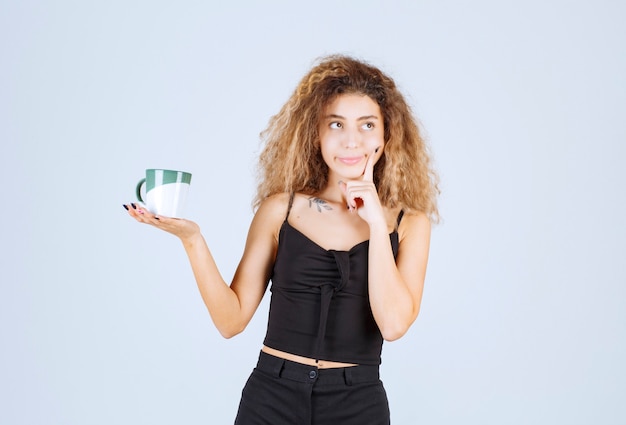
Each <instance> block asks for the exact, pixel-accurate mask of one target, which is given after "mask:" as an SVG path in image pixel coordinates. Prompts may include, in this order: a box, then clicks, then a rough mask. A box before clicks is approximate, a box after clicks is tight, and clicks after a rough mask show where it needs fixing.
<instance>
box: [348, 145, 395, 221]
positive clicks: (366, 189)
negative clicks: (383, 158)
mask: <svg viewBox="0 0 626 425" xmlns="http://www.w3.org/2000/svg"><path fill="white" fill-rule="evenodd" d="M378 149H379V148H376V149H375V150H374V151H373V152H372V153H371V154H370V156H369V157H368V158H367V162H366V163H365V170H363V176H362V177H361V179H360V180H348V181H345V182H344V181H340V182H339V185H340V186H341V189H342V191H343V193H344V196H345V197H346V203H347V205H348V209H350V211H356V213H357V214H358V215H359V217H361V218H362V219H363V220H365V221H366V222H367V223H368V224H369V225H370V226H372V225H373V224H376V223H379V224H381V225H383V226H385V227H386V221H385V214H384V211H383V207H382V205H381V204H380V199H379V198H378V192H377V191H376V186H374V164H375V162H376V161H375V157H376V153H377V152H378Z"/></svg>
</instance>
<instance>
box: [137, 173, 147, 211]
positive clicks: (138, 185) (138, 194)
mask: <svg viewBox="0 0 626 425" xmlns="http://www.w3.org/2000/svg"><path fill="white" fill-rule="evenodd" d="M145 182H146V179H145V177H144V178H143V179H141V180H139V183H137V188H136V189H135V194H136V195H137V199H138V200H139V202H141V203H142V204H143V203H144V200H143V199H142V198H141V186H142V185H143V184H144V183H145Z"/></svg>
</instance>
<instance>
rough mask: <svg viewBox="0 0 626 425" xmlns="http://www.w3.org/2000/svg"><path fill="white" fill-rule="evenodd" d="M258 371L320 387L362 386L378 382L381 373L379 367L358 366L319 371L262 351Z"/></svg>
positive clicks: (313, 367)
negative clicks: (338, 385)
mask: <svg viewBox="0 0 626 425" xmlns="http://www.w3.org/2000/svg"><path fill="white" fill-rule="evenodd" d="M256 369H257V370H260V371H262V372H265V373H267V374H269V375H271V376H274V377H275V378H285V379H289V380H292V381H297V382H304V383H311V384H312V383H317V384H319V385H336V384H345V385H352V384H362V383H366V382H378V381H379V380H380V373H379V368H378V365H357V366H350V367H339V368H331V369H319V368H317V367H315V366H309V365H305V364H302V363H297V362H292V361H290V360H285V359H281V358H280V357H276V356H272V355H271V354H267V353H265V352H263V351H261V354H260V355H259V361H258V362H257V366H256Z"/></svg>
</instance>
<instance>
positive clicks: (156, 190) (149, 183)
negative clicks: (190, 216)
mask: <svg viewBox="0 0 626 425" xmlns="http://www.w3.org/2000/svg"><path fill="white" fill-rule="evenodd" d="M190 183H191V173H187V172H185V171H176V170H163V169H158V168H149V169H147V170H146V177H145V178H142V179H141V180H139V183H137V189H136V191H137V199H138V200H139V202H141V203H143V204H144V205H145V206H146V208H147V209H148V211H150V212H151V213H153V214H156V215H162V216H165V217H176V218H181V217H182V215H183V211H184V208H185V203H186V201H187V193H188V192H189V184H190ZM142 192H144V193H145V195H143V196H142Z"/></svg>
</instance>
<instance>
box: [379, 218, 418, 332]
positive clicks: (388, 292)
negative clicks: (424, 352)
mask: <svg viewBox="0 0 626 425" xmlns="http://www.w3.org/2000/svg"><path fill="white" fill-rule="evenodd" d="M368 278H369V283H368V288H369V299H370V306H371V309H372V314H373V315H374V319H375V320H376V323H377V325H378V328H379V329H380V331H381V333H382V335H383V338H385V339H386V340H395V339H398V338H400V337H401V336H403V335H404V334H405V333H406V331H407V330H408V328H409V327H410V325H411V324H412V323H413V321H414V320H415V317H416V316H417V311H416V310H417V309H418V308H419V307H416V306H415V304H414V300H413V297H412V296H411V291H410V290H409V287H408V285H407V284H406V282H405V281H404V279H403V278H402V275H401V274H400V272H399V271H398V268H397V266H396V262H395V259H394V256H393V251H392V249H391V244H390V243H389V234H388V233H387V229H386V227H385V228H383V227H382V226H381V228H380V229H375V228H371V229H370V245H369V268H368Z"/></svg>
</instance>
